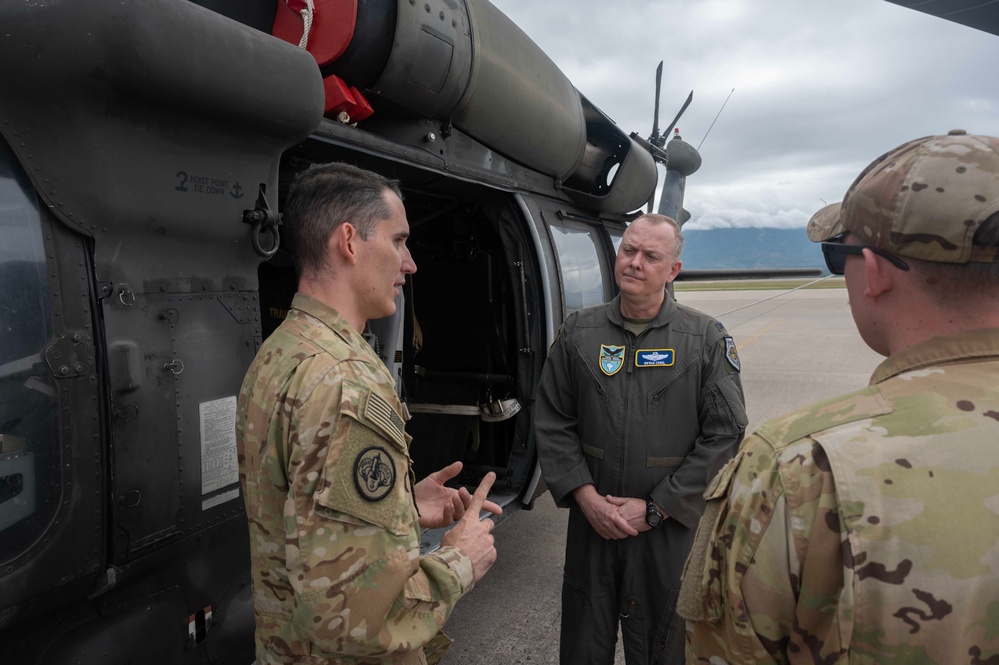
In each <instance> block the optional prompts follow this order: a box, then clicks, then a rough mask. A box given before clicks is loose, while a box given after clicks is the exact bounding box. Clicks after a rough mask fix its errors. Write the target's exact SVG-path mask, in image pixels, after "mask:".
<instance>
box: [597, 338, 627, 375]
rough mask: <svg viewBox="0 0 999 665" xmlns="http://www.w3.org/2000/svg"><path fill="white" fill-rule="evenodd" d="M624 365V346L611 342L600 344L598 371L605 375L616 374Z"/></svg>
mask: <svg viewBox="0 0 999 665" xmlns="http://www.w3.org/2000/svg"><path fill="white" fill-rule="evenodd" d="M623 365H624V347H623V346H614V345H613V344H601V345H600V371H601V372H603V373H604V374H606V375H607V376H613V375H614V374H617V372H618V370H620V369H621V367H622V366H623Z"/></svg>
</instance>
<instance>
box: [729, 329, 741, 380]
mask: <svg viewBox="0 0 999 665" xmlns="http://www.w3.org/2000/svg"><path fill="white" fill-rule="evenodd" d="M725 360H727V361H728V364H729V365H731V366H732V367H734V368H735V371H736V372H741V371H742V361H741V360H740V359H739V351H738V349H736V348H735V340H734V339H732V338H731V337H725Z"/></svg>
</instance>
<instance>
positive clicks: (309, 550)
mask: <svg viewBox="0 0 999 665" xmlns="http://www.w3.org/2000/svg"><path fill="white" fill-rule="evenodd" d="M284 220H285V232H286V234H287V237H286V239H287V240H288V241H289V243H290V245H291V249H292V254H293V257H294V259H295V263H296V268H297V269H298V274H299V290H298V293H297V294H296V295H295V299H294V301H293V303H292V307H291V311H290V312H289V313H288V317H287V319H286V320H285V321H284V322H283V323H282V324H281V326H280V327H279V328H278V329H277V330H276V331H275V332H274V334H273V335H271V336H270V337H269V338H268V339H267V340H266V341H265V342H264V344H263V346H262V347H261V349H260V352H259V353H258V354H257V357H256V359H255V360H254V362H253V364H252V366H251V367H250V370H249V372H248V374H247V376H246V379H245V380H244V382H243V387H242V390H241V391H240V396H239V407H238V415H237V424H236V433H237V444H238V450H239V465H240V480H241V482H242V485H243V491H244V494H245V499H246V513H247V517H248V518H249V522H250V556H251V560H252V574H253V594H254V595H253V598H254V612H255V615H256V655H257V663H258V665H278V664H281V665H284V664H288V663H309V664H316V665H318V664H321V663H322V664H326V663H328V664H334V663H336V664H345V663H399V664H403V663H405V664H412V663H426V662H427V660H426V656H425V655H424V645H426V644H427V643H428V642H431V641H432V640H433V643H434V644H438V643H439V642H440V641H442V638H441V637H438V638H437V639H434V638H435V635H437V634H438V631H439V630H440V628H441V626H443V624H444V622H445V621H446V620H447V618H448V615H449V614H450V613H451V610H452V609H453V608H454V605H455V603H456V602H457V600H458V598H460V597H461V596H462V595H463V594H464V593H466V592H467V591H468V590H469V589H471V588H472V585H473V584H474V583H475V582H476V581H478V580H479V579H480V578H481V577H482V576H483V575H484V574H485V573H486V571H487V570H488V569H489V567H490V566H491V565H492V563H493V561H495V559H496V550H495V548H494V546H493V537H492V535H491V534H490V531H491V528H492V525H493V523H492V521H491V520H484V521H479V519H478V516H479V510H480V509H481V508H485V509H487V510H490V511H491V512H494V513H498V512H500V509H499V507H498V506H496V505H495V504H493V503H492V502H489V501H485V496H486V494H487V493H488V491H489V487H490V486H491V485H492V481H493V480H494V479H495V476H494V475H492V474H489V475H487V477H486V479H485V480H483V482H482V484H481V485H480V486H479V488H478V489H477V490H476V492H475V496H474V497H472V496H471V495H469V493H468V491H467V490H465V489H464V488H462V489H461V490H460V491H456V490H453V489H450V488H447V487H445V485H444V483H446V482H447V481H448V480H450V479H451V478H453V477H454V476H455V475H457V473H458V472H459V471H460V470H461V464H460V462H456V463H455V464H452V465H451V466H449V467H447V468H445V469H443V470H442V471H439V472H437V473H434V474H431V476H429V477H428V478H427V479H425V480H423V481H421V482H420V483H414V478H413V475H412V470H411V465H410V459H409V454H408V448H409V441H410V437H409V436H408V435H407V434H406V432H405V429H404V426H403V423H404V421H405V420H406V419H407V417H408V414H407V412H406V408H405V406H404V405H403V404H402V403H401V402H400V401H399V398H398V396H397V395H396V392H395V386H394V382H393V380H392V377H391V376H390V374H389V372H388V370H387V368H386V367H385V365H384V364H383V363H382V362H381V361H380V360H379V358H378V357H377V356H376V355H375V353H374V351H373V350H372V349H371V347H370V346H369V345H368V343H367V342H366V341H365V340H364V339H363V337H362V336H361V331H362V330H363V329H364V327H365V324H366V321H367V320H369V319H374V318H380V317H384V316H388V315H391V314H392V313H393V312H394V311H395V309H396V304H395V299H396V297H397V296H398V295H399V291H398V289H399V287H401V286H402V285H403V284H404V282H405V278H406V275H407V274H411V273H413V272H415V271H416V265H415V263H414V262H413V259H412V256H411V255H410V254H409V250H408V249H407V248H406V239H407V237H408V236H409V223H408V222H407V220H406V211H405V208H404V207H403V204H402V199H401V194H400V192H399V189H398V185H397V183H396V182H395V181H390V180H386V179H385V178H382V177H381V176H378V175H376V174H374V173H370V172H368V171H363V170H361V169H357V168H354V167H351V166H348V165H345V164H329V165H324V166H316V167H312V168H311V169H309V170H308V171H306V172H305V173H303V174H302V175H300V176H299V178H298V179H297V180H296V181H295V182H294V183H293V184H292V187H291V190H290V192H289V194H288V199H287V202H286V204H285V212H284ZM463 515H464V516H463ZM458 518H460V521H459V523H458V524H457V525H456V526H455V528H454V529H452V530H451V531H449V532H448V533H447V534H446V535H445V536H444V539H443V542H442V546H441V548H440V549H439V550H438V551H437V552H435V553H434V554H432V555H429V556H420V551H419V540H420V528H421V527H442V526H447V525H449V524H451V523H452V522H453V521H454V520H455V519H458ZM443 639H445V640H446V638H443Z"/></svg>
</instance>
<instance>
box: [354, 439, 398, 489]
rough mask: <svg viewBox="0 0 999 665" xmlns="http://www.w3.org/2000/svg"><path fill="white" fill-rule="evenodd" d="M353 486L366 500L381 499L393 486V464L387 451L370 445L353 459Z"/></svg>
mask: <svg viewBox="0 0 999 665" xmlns="http://www.w3.org/2000/svg"><path fill="white" fill-rule="evenodd" d="M354 486H355V487H357V492H358V494H360V495H361V496H362V497H364V498H365V499H367V500H368V501H381V500H382V499H384V498H385V497H386V496H388V494H389V492H391V491H392V488H393V487H394V486H395V465H394V464H393V463H392V457H391V456H390V455H389V453H388V451H387V450H385V449H384V448H382V447H380V446H371V447H370V448H365V449H364V450H362V451H361V452H360V453H358V455H357V458H356V459H355V460H354Z"/></svg>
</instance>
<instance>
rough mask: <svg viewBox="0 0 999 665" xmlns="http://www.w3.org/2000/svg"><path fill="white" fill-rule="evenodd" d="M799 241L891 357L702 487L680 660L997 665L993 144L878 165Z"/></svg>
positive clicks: (997, 218)
mask: <svg viewBox="0 0 999 665" xmlns="http://www.w3.org/2000/svg"><path fill="white" fill-rule="evenodd" d="M808 236H809V238H811V239H812V240H813V241H815V242H821V243H822V251H823V252H824V254H825V257H826V262H827V264H828V266H829V270H830V271H831V272H832V273H834V274H840V275H845V278H846V287H847V292H848V294H849V299H850V309H851V311H852V313H853V319H854V322H855V323H856V325H857V329H858V331H859V332H860V335H861V337H863V339H864V341H865V342H866V343H867V345H868V346H870V347H871V348H872V349H874V350H875V351H877V352H878V353H880V354H882V355H885V356H887V359H886V360H885V361H884V362H883V363H881V365H880V366H878V368H877V369H876V370H875V372H874V375H873V376H872V377H871V381H870V385H869V386H868V387H867V388H864V389H862V390H858V391H857V392H854V393H851V394H849V395H845V396H842V397H837V398H834V399H831V400H827V401H825V402H820V403H818V404H815V405H812V406H809V407H805V408H803V409H801V410H799V411H797V412H795V413H792V414H790V415H788V416H784V417H782V418H777V419H775V420H772V421H770V422H768V423H766V424H764V425H763V426H762V427H761V428H760V429H759V430H758V431H757V432H756V433H755V434H753V436H751V437H749V438H748V439H746V441H745V443H744V444H743V446H742V448H741V449H740V451H739V454H738V455H737V457H736V458H735V459H734V460H732V462H731V463H730V464H729V465H728V466H727V467H726V468H725V469H724V470H723V471H722V472H721V473H720V474H719V475H718V476H717V477H716V478H715V479H714V480H713V482H712V485H711V486H710V487H709V488H708V491H707V493H706V498H707V499H708V508H707V510H706V511H705V515H704V519H703V521H702V522H701V525H700V528H699V530H698V535H697V539H696V543H695V546H694V549H693V552H692V553H691V556H690V560H689V562H688V564H687V567H686V570H685V572H684V581H683V591H682V595H681V603H680V612H681V614H682V615H683V616H684V617H686V618H687V619H688V624H687V631H688V636H687V637H688V642H689V649H690V651H691V653H690V655H689V660H688V662H694V663H705V664H708V663H710V664H711V665H723V664H725V663H733V664H734V663H758V664H762V663H782V664H784V663H809V664H812V663H824V664H827V665H833V664H834V663H938V664H947V665H950V664H952V663H981V664H984V663H995V662H999V629H997V626H999V139H996V138H993V137H990V136H971V135H968V134H966V133H965V132H964V131H962V130H954V131H952V132H950V134H948V135H946V136H930V137H926V138H922V139H917V140H915V141H910V142H908V143H905V144H903V145H902V146H899V147H898V148H895V149H894V150H891V151H890V152H888V153H886V154H884V155H882V156H881V157H879V158H877V159H876V160H875V161H874V162H873V163H871V164H870V165H869V166H868V167H867V168H866V169H865V170H864V171H863V172H862V173H861V174H860V176H858V177H857V179H856V180H855V181H854V183H853V184H852V185H851V186H850V188H849V189H848V190H847V192H846V196H845V198H844V199H843V202H842V203H835V204H833V205H831V206H827V207H825V208H823V209H822V210H820V211H819V212H818V213H816V214H815V216H814V217H812V220H811V221H810V222H809V226H808Z"/></svg>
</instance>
